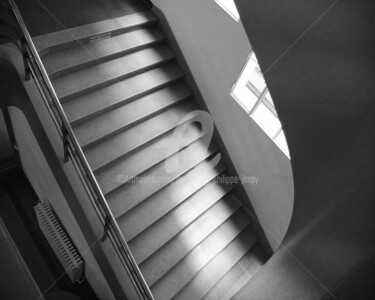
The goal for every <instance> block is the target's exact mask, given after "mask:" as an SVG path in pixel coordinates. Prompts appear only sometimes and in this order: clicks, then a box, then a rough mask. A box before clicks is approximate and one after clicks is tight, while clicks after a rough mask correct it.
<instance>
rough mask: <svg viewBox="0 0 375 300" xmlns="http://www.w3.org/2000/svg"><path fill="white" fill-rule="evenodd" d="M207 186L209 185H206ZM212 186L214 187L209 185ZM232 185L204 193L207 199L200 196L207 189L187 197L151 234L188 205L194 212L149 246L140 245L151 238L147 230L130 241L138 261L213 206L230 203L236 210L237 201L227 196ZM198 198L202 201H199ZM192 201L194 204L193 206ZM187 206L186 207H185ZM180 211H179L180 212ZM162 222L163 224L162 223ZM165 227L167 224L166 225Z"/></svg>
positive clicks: (158, 223) (155, 250)
mask: <svg viewBox="0 0 375 300" xmlns="http://www.w3.org/2000/svg"><path fill="white" fill-rule="evenodd" d="M206 188H207V187H206ZM209 188H212V187H209ZM230 191H231V187H225V188H224V189H222V190H220V191H214V193H213V194H211V195H207V194H206V195H204V196H205V201H202V198H200V196H201V195H202V193H203V194H205V193H206V190H204V189H202V190H200V191H199V193H198V194H194V195H193V196H192V198H189V199H187V200H186V201H187V202H184V203H182V204H181V205H179V206H177V207H176V208H175V209H174V210H172V211H171V212H170V213H168V214H167V215H165V216H164V218H163V219H164V220H163V219H159V221H158V222H156V223H155V227H154V228H158V227H159V229H157V230H156V231H155V230H153V228H150V229H151V234H152V235H154V236H157V235H159V234H161V233H160V226H163V224H164V225H165V224H166V222H168V223H169V224H170V222H171V218H172V219H175V217H176V213H177V215H179V214H181V211H182V210H186V205H187V206H189V207H191V208H192V207H194V212H192V210H191V209H189V210H190V212H188V217H187V218H186V214H185V216H184V218H185V219H184V220H183V221H181V220H180V222H178V224H174V225H175V226H176V225H177V227H173V229H172V232H169V233H168V235H167V236H164V237H160V236H159V240H158V241H152V242H151V243H148V245H147V247H142V249H140V247H141V246H142V245H144V243H145V242H148V241H147V239H149V240H150V236H151V234H149V233H148V232H147V231H145V232H143V233H142V234H141V235H139V236H137V238H135V239H133V240H132V241H131V242H129V243H128V244H129V247H130V248H131V249H132V250H133V251H134V254H135V258H136V260H137V263H138V264H139V265H141V264H142V263H143V262H144V261H146V259H148V258H150V257H151V256H152V255H153V254H154V253H156V252H157V251H158V250H159V249H161V248H162V247H163V246H164V245H165V244H167V243H168V242H170V241H171V240H172V239H173V238H174V237H176V236H177V235H178V234H180V233H181V232H182V231H183V230H184V229H185V228H187V227H188V226H189V225H190V224H192V223H193V222H195V221H196V220H197V219H199V218H200V217H201V216H202V215H204V214H205V213H207V212H209V210H210V209H212V208H214V209H215V208H217V207H218V206H223V205H224V206H227V205H230V207H231V209H232V210H233V211H234V210H236V209H237V208H238V207H239V205H238V204H237V203H228V202H227V199H226V198H225V197H226V195H228V193H230ZM198 198H199V201H200V203H198ZM192 202H193V204H194V206H192ZM184 206H185V207H184ZM178 211H179V212H178ZM160 224H161V225H160ZM164 227H165V226H164Z"/></svg>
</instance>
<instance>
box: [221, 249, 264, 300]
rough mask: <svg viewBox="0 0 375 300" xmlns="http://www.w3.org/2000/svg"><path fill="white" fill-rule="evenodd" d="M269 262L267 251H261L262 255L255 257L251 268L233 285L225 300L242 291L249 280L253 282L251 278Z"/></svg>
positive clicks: (226, 293) (225, 295) (224, 297)
mask: <svg viewBox="0 0 375 300" xmlns="http://www.w3.org/2000/svg"><path fill="white" fill-rule="evenodd" d="M253 256H254V254H253ZM249 259H250V258H249ZM267 260H268V256H267V255H266V254H265V251H264V250H263V249H261V251H260V253H259V254H258V255H256V256H255V257H253V263H252V264H251V266H249V267H248V268H247V269H246V270H245V272H244V273H243V274H242V275H241V277H240V278H238V280H237V281H236V282H235V283H234V284H232V285H231V287H230V288H229V289H228V290H227V291H226V292H225V294H224V296H223V299H228V300H229V299H232V297H233V296H234V295H235V294H236V293H237V292H238V291H239V290H241V289H242V288H243V287H244V286H245V285H246V283H248V282H249V280H251V278H252V277H253V276H254V275H255V274H256V273H257V272H258V271H259V270H260V269H261V268H262V267H263V265H264V264H265V263H266V261H267ZM248 264H249V263H246V265H248Z"/></svg>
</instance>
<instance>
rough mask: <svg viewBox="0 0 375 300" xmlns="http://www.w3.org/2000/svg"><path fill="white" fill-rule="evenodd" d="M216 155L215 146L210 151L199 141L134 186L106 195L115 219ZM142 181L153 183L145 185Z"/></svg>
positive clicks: (159, 166) (157, 166)
mask: <svg viewBox="0 0 375 300" xmlns="http://www.w3.org/2000/svg"><path fill="white" fill-rule="evenodd" d="M216 152H217V148H216V146H211V147H209V149H207V147H206V145H204V143H202V141H201V140H198V141H197V142H195V143H193V144H192V145H190V146H188V147H187V148H184V149H183V150H182V151H181V152H179V153H177V154H175V155H173V156H171V157H169V158H168V159H167V160H165V161H164V162H162V163H160V164H158V165H156V166H154V167H153V168H151V169H150V170H148V171H147V172H145V173H143V174H141V178H138V180H136V181H135V182H127V183H125V184H123V185H120V186H119V187H118V188H117V189H115V190H113V191H111V192H110V193H109V194H106V199H107V201H108V205H109V207H110V208H111V211H112V213H113V215H114V217H115V218H118V217H119V216H121V215H123V214H124V213H126V212H127V211H129V210H130V209H131V208H133V207H135V206H136V205H137V204H139V203H141V202H142V201H143V200H145V199H146V198H148V197H150V196H151V195H152V194H154V193H156V192H157V191H158V190H160V189H161V188H163V187H164V186H166V185H167V184H168V183H170V182H171V181H172V180H174V179H175V178H178V177H179V176H181V175H182V174H184V173H186V172H187V171H188V170H190V169H191V168H193V167H194V166H196V165H198V164H199V163H200V162H202V161H203V160H205V159H206V158H208V157H210V156H211V155H213V154H215V153H216ZM119 176H122V174H119ZM139 179H141V180H139ZM114 180H116V178H114ZM142 180H148V181H151V182H149V183H147V184H145V183H144V182H143V181H142Z"/></svg>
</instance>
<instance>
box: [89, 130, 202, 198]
mask: <svg viewBox="0 0 375 300" xmlns="http://www.w3.org/2000/svg"><path fill="white" fill-rule="evenodd" d="M204 136H207V133H206V134H201V135H200V136H198V137H196V138H194V139H192V140H190V141H189V142H188V143H186V144H185V145H183V146H182V147H181V148H180V149H176V151H174V152H171V153H168V155H166V156H164V157H163V158H161V159H159V160H157V161H154V162H152V164H150V165H149V166H147V167H146V168H145V169H143V170H140V171H139V172H138V173H137V174H134V175H133V176H134V177H137V176H142V174H143V173H146V172H147V171H149V170H151V169H152V168H154V167H156V166H157V165H161V164H162V163H164V162H165V161H166V160H167V159H168V158H170V157H172V156H173V155H175V154H177V153H178V152H180V151H182V150H184V149H186V148H187V147H189V146H190V145H192V144H194V143H195V142H196V141H198V140H199V139H201V138H203V137H204ZM96 174H97V172H96ZM130 180H131V178H129V180H127V181H124V182H123V183H122V184H127V183H128V182H129V181H130ZM116 188H117V187H115V188H113V189H111V190H109V191H105V193H106V194H107V193H110V192H111V191H113V190H115V189H116Z"/></svg>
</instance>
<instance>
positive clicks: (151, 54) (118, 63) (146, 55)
mask: <svg viewBox="0 0 375 300" xmlns="http://www.w3.org/2000/svg"><path fill="white" fill-rule="evenodd" d="M172 59H174V53H173V52H172V51H171V50H170V49H169V47H168V46H166V45H157V46H155V47H151V48H146V49H142V50H139V51H137V52H134V53H130V54H128V55H124V56H121V57H118V58H114V59H111V60H108V61H105V62H103V63H101V64H98V65H95V66H91V67H87V68H84V69H82V70H78V71H75V72H73V73H70V74H67V75H64V76H61V77H59V78H57V79H55V80H52V84H53V87H54V89H55V91H56V94H57V96H58V97H59V99H60V101H61V102H65V101H68V100H70V99H72V98H74V97H78V96H80V95H84V94H86V93H89V92H91V91H94V90H96V89H99V88H101V87H104V86H107V85H110V84H112V83H115V82H118V81H121V80H123V79H125V78H129V77H131V76H134V75H137V74H140V73H142V72H144V71H147V70H151V69H152V68H155V67H157V66H160V65H162V64H166V63H167V62H169V61H171V60H172Z"/></svg>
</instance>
